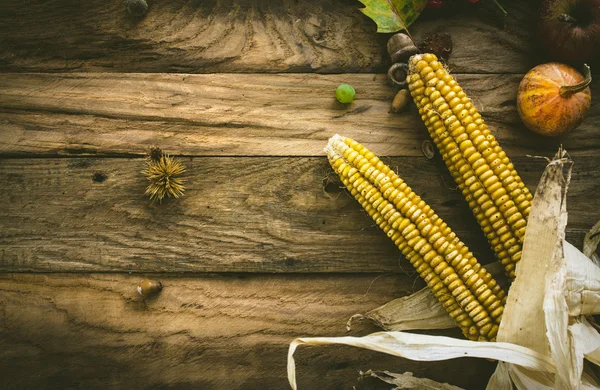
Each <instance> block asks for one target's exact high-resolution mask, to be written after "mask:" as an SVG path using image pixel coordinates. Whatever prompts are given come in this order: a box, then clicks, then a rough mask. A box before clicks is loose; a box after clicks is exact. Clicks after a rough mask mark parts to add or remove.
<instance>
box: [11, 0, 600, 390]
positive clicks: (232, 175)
mask: <svg viewBox="0 0 600 390" xmlns="http://www.w3.org/2000/svg"><path fill="white" fill-rule="evenodd" d="M503 3H505V4H504V5H505V6H506V8H507V10H508V11H509V13H510V15H509V17H508V18H506V19H505V20H504V21H501V20H499V19H498V18H494V17H493V13H490V11H489V10H486V9H484V8H482V7H479V8H477V10H476V11H471V12H463V11H461V12H456V13H454V14H446V15H444V18H439V17H434V16H431V15H430V16H427V15H423V16H422V17H421V18H420V19H419V20H418V21H417V22H416V24H415V25H414V26H413V28H412V33H413V35H414V36H415V37H416V38H417V39H418V40H420V39H422V38H423V37H424V36H426V35H427V34H430V33H432V32H436V31H445V32H449V33H450V34H451V35H452V37H453V40H454V52H453V55H452V58H451V61H450V68H451V69H452V70H453V71H454V72H455V73H456V74H457V79H458V80H459V81H460V83H461V85H462V86H463V87H464V88H465V89H466V90H467V92H468V93H469V94H470V95H471V96H472V97H473V99H474V101H475V103H476V104H477V106H478V107H479V108H480V110H481V112H482V114H483V115H484V117H485V119H486V120H487V122H488V123H489V124H490V127H491V128H492V130H493V131H494V132H495V134H496V136H497V138H498V139H499V141H500V142H501V144H502V146H503V147H504V149H505V150H506V152H507V153H508V155H509V156H510V157H511V158H512V159H513V161H514V163H515V165H516V167H517V169H518V170H519V172H520V173H521V176H522V177H523V179H524V181H525V183H526V184H527V185H528V186H529V187H530V188H531V189H533V188H535V185H536V183H537V181H538V179H539V177H540V174H541V172H542V170H543V167H544V160H542V159H536V158H530V157H527V155H536V156H539V155H542V156H547V157H549V156H551V155H552V154H553V153H554V152H555V151H556V149H557V148H558V146H559V145H560V144H562V145H564V146H565V147H566V148H567V150H568V151H569V153H570V154H571V156H572V157H573V159H574V160H575V168H574V173H573V178H572V182H571V185H570V189H569V197H568V202H569V205H568V208H569V225H568V232H567V236H568V238H569V239H570V240H571V241H572V242H573V243H575V244H576V245H578V246H581V242H582V239H583V235H584V234H585V232H586V231H587V229H589V228H590V227H591V226H592V225H593V224H594V223H595V222H596V220H597V219H598V218H599V217H600V214H599V213H598V211H597V210H598V207H599V206H600V204H599V203H598V196H597V194H598V192H600V188H599V186H600V184H599V183H600V180H599V179H600V177H599V176H600V173H598V169H597V167H598V165H599V164H600V154H599V150H600V136H599V135H598V131H597V128H598V125H599V124H600V106H599V105H597V104H594V105H593V106H592V109H591V112H590V115H589V117H588V118H587V119H586V121H585V122H584V124H583V125H582V126H581V127H580V128H579V129H577V130H576V131H575V132H573V133H572V134H569V135H567V136H565V137H562V138H559V139H544V138H542V137H539V136H536V135H533V134H531V133H530V132H528V131H527V130H526V129H525V128H524V127H523V126H522V124H521V123H520V120H519V118H518V115H517V113H516V106H515V97H516V88H517V86H518V83H519V81H520V79H521V78H522V75H523V73H524V72H526V71H527V70H528V69H529V68H531V67H532V66H533V65H535V64H537V63H539V62H540V61H542V60H543V57H542V56H540V55H539V53H537V52H536V50H537V45H536V41H535V39H534V24H535V23H534V21H535V5H531V4H530V3H528V2H522V1H509V0H505V1H503ZM358 6H359V4H358V3H357V2H353V1H344V0H335V1H331V2H318V1H314V0H304V1H302V0H300V1H295V0H289V1H283V2H280V1H275V0H273V1H259V2H256V1H244V0H235V1H230V2H223V1H214V0H213V1H189V0H169V1H166V2H154V1H151V2H150V10H149V12H148V14H147V15H146V17H144V18H142V19H140V20H136V19H134V18H131V17H129V16H128V15H127V14H126V12H125V9H124V5H123V2H122V1H121V0H111V1H100V0H90V1H87V2H78V1H75V0H52V1H47V0H34V1H33V2H30V3H27V4H24V3H23V2H22V1H16V0H6V1H2V2H0V72H1V73H0V198H1V199H3V202H2V206H0V387H1V388H15V389H21V388H132V387H133V388H207V389H208V388H210V389H212V388H216V389H220V388H223V389H231V388H233V389H275V388H277V389H279V388H286V386H287V382H286V378H285V376H286V372H285V363H286V353H287V346H288V344H289V342H290V341H291V340H292V339H293V338H294V337H296V336H318V335H323V336H324V335H328V336H336V335H338V336H339V335H344V334H345V322H346V320H347V319H348V318H349V317H350V316H351V315H353V314H355V313H359V312H365V311H367V310H369V309H372V308H374V307H376V306H378V305H381V304H383V303H385V302H387V301H390V300H391V299H393V298H396V297H399V296H403V295H406V294H409V293H410V292H412V291H415V290H416V289H418V288H420V287H422V282H420V281H419V280H418V279H417V278H416V277H415V275H414V273H412V272H411V269H410V265H409V264H408V263H407V262H406V261H405V260H403V259H402V257H401V255H400V254H399V253H398V251H397V250H396V249H394V247H393V245H392V244H391V243H390V242H389V240H387V239H386V237H385V236H384V235H382V234H381V233H380V232H379V231H378V230H377V228H376V226H374V224H373V223H372V221H371V220H369V218H368V217H367V216H366V214H365V213H364V212H363V211H362V210H361V209H360V207H359V206H358V205H357V204H356V202H355V201H354V200H352V199H351V198H350V197H349V196H348V195H347V194H346V193H345V192H344V191H343V190H342V189H341V188H340V183H339V181H338V180H336V178H335V176H334V175H333V174H332V173H331V171H330V169H329V166H328V163H327V161H326V159H325V158H324V157H323V153H322V148H323V146H324V145H325V143H326V141H327V139H328V138H329V137H330V136H331V135H332V134H334V133H336V132H338V133H342V134H344V135H347V136H351V137H354V138H356V139H357V140H359V141H361V142H363V143H364V144H365V145H367V146H368V147H370V148H371V149H372V150H373V151H375V152H376V153H378V154H380V155H385V156H388V157H385V161H386V162H388V163H389V164H390V165H391V166H393V167H394V168H395V169H397V170H398V172H399V173H400V175H401V176H402V177H403V178H404V179H405V180H406V181H407V182H408V183H409V184H411V186H412V187H413V189H414V190H415V191H417V192H418V193H419V194H421V195H422V196H423V198H424V199H426V200H427V201H428V203H430V204H431V206H432V207H433V208H434V209H435V210H436V211H437V212H438V213H439V214H440V215H441V216H442V217H443V218H444V219H445V220H447V221H448V222H449V223H450V224H451V226H452V227H453V228H454V230H455V231H457V233H458V234H459V235H460V236H461V237H462V238H463V239H464V240H465V241H466V242H467V244H468V245H469V246H470V247H471V248H472V249H473V250H474V252H475V253H476V254H477V255H478V257H479V258H480V259H481V260H482V261H483V262H485V263H487V262H490V261H493V259H492V254H491V252H490V250H489V249H488V248H487V243H486V242H485V239H484V238H483V235H482V234H481V233H480V230H479V228H478V226H477V224H476V222H475V221H474V218H473V217H472V216H471V214H470V211H469V209H468V207H467V206H466V205H465V202H464V201H463V200H462V197H461V195H460V193H458V192H457V191H455V190H454V187H453V186H452V182H451V179H450V177H449V175H448V173H447V172H446V169H445V167H444V166H443V164H442V163H441V162H440V161H439V159H438V158H436V159H434V160H431V161H430V160H427V159H426V158H425V157H423V155H422V152H421V143H422V141H423V140H424V139H426V138H427V134H426V131H425V130H424V128H423V125H422V124H421V122H420V120H419V118H418V117H417V115H416V112H415V109H414V107H412V108H410V109H409V110H408V111H407V112H405V113H403V114H401V115H398V114H392V113H390V112H389V111H390V108H389V104H390V100H391V98H392V96H393V91H392V89H391V88H390V87H389V86H388V84H387V82H386V78H385V75H384V74H383V73H384V72H385V71H386V69H387V66H388V65H389V59H388V56H387V53H386V49H385V43H386V41H387V38H388V37H389V35H387V34H383V35H378V34H376V33H375V26H374V24H373V23H372V22H371V21H370V20H369V19H368V18H366V17H365V16H364V15H362V14H361V13H360V12H359V11H357V7H358ZM341 82H348V83H350V84H352V85H354V87H355V88H356V90H357V100H356V101H355V102H354V103H353V104H351V105H349V106H343V105H341V104H338V103H336V101H335V99H334V98H333V90H334V89H335V87H336V86H337V85H338V84H340V83H341ZM598 88H600V82H598V81H597V80H595V81H594V82H593V84H592V90H593V93H596V90H597V89H598ZM152 145H159V146H161V147H162V148H164V149H165V150H167V151H168V152H170V153H171V154H175V155H178V156H181V157H182V158H183V161H184V163H185V164H186V166H187V168H188V173H187V174H186V177H185V179H186V181H187V183H186V184H187V192H186V195H185V196H184V197H183V198H182V199H180V200H178V201H175V202H173V201H167V202H165V203H163V204H160V205H157V204H154V205H152V204H150V203H149V202H148V200H147V199H146V198H145V197H144V195H143V191H144V188H145V185H146V182H145V179H144V177H143V176H142V175H141V174H140V171H141V169H142V168H143V165H144V160H143V156H144V154H145V153H146V151H147V150H148V148H149V147H150V146H152ZM144 277H152V278H157V279H160V280H162V281H163V283H164V285H165V289H164V291H163V292H162V293H161V294H160V295H159V296H158V297H157V298H155V299H151V300H146V301H144V300H142V299H141V298H140V297H139V296H138V295H137V293H136V291H135V288H136V286H137V283H138V282H139V281H140V280H141V279H142V278H144ZM374 330H376V329H374V328H372V327H369V326H366V325H365V326H359V327H358V328H357V329H356V330H354V331H353V332H352V334H353V335H361V334H367V333H369V332H372V331H374ZM437 333H438V334H446V335H451V336H454V337H460V336H459V335H458V333H456V332H454V331H448V332H437ZM297 362H298V365H299V367H298V376H299V384H300V386H301V388H306V389H311V388H324V389H325V388H326V389H329V388H331V389H339V388H352V386H354V385H356V384H357V381H356V379H357V377H358V371H359V370H362V371H366V370H368V369H379V370H390V371H395V372H405V371H412V372H413V373H414V374H415V375H416V376H425V377H429V378H432V379H435V380H438V381H442V382H449V383H451V384H453V385H457V386H461V387H464V388H465V389H481V388H482V387H483V386H484V384H485V383H487V380H488V378H489V376H490V374H491V373H492V371H493V369H494V366H495V365H494V363H492V362H488V361H484V360H464V359H461V360H456V361H449V362H437V363H415V362H410V361H408V360H403V359H397V358H391V357H387V356H384V355H381V354H377V353H369V352H366V351H362V350H357V349H352V348H343V347H320V348H316V347H315V348H310V347H301V348H300V349H299V352H298V356H297Z"/></svg>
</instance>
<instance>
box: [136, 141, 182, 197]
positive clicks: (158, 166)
mask: <svg viewBox="0 0 600 390" xmlns="http://www.w3.org/2000/svg"><path fill="white" fill-rule="evenodd" d="M184 172H185V167H184V166H183V164H182V163H181V161H179V160H177V159H174V158H173V157H171V156H169V155H168V154H165V153H164V152H162V151H161V150H160V149H158V148H152V150H151V151H150V157H149V158H148V159H147V160H146V169H144V170H143V171H142V173H143V174H144V175H145V176H146V178H147V179H148V181H150V185H148V187H147V188H146V195H148V196H149V197H150V200H151V201H153V202H155V201H158V202H162V200H163V199H164V198H165V197H172V198H179V197H180V196H183V192H184V191H185V187H184V186H183V180H182V179H181V178H180V177H179V176H180V175H181V174H183V173H184Z"/></svg>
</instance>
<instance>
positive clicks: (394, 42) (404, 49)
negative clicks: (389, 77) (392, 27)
mask: <svg viewBox="0 0 600 390" xmlns="http://www.w3.org/2000/svg"><path fill="white" fill-rule="evenodd" d="M387 51H388V54H389V55H390V57H392V62H394V63H396V62H407V61H408V59H409V58H410V57H411V56H413V55H415V54H417V53H419V49H418V48H417V47H416V46H415V43H414V42H413V40H412V39H410V37H409V36H408V35H406V34H404V33H397V34H394V35H392V37H391V38H390V39H389V40H388V42H387Z"/></svg>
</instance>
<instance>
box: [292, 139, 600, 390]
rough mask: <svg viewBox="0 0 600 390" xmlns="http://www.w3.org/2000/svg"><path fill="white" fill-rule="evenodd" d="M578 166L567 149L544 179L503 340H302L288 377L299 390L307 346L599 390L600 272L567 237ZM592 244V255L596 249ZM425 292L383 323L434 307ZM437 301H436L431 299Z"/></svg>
mask: <svg viewBox="0 0 600 390" xmlns="http://www.w3.org/2000/svg"><path fill="white" fill-rule="evenodd" d="M571 166H572V162H571V161H570V160H569V158H568V156H567V154H566V152H564V151H562V150H560V151H559V153H558V154H557V155H556V156H555V157H554V159H553V160H552V161H550V162H549V164H548V166H547V167H546V170H545V172H544V174H543V176H542V179H541V180H540V183H539V185H538V188H537V191H536V195H535V198H534V201H533V204H532V208H531V213H530V215H529V220H528V227H527V233H526V235H525V240H524V245H523V255H522V258H521V262H520V263H519V266H518V267H517V278H516V280H515V282H514V283H513V285H512V287H511V289H510V291H509V295H508V300H507V304H506V308H505V311H504V315H503V320H502V322H501V326H500V329H499V332H498V342H495V343H492V342H473V341H467V340H458V339H453V338H448V337H438V336H425V335H416V334H411V333H406V332H379V333H374V334H371V335H368V336H365V337H324V338H299V339H296V340H294V341H293V342H292V343H291V345H290V350H289V354H288V379H289V381H290V385H291V386H292V388H293V389H296V382H295V363H294V358H293V354H294V351H295V350H296V348H297V346H298V345H300V344H309V345H324V344H345V345H352V346H356V347H360V348H366V349H371V350H375V351H380V352H384V353H387V354H390V355H394V356H400V357H404V358H408V359H412V360H421V361H436V360H445V359H453V358H457V357H464V356H471V357H481V358H487V359H495V360H498V361H499V363H498V367H497V370H496V372H495V373H494V375H493V376H492V378H491V379H490V382H489V384H488V389H506V390H509V389H512V388H513V385H515V386H516V388H517V389H521V390H524V389H554V388H560V389H593V388H598V383H596V381H595V379H594V377H593V376H592V375H588V374H587V373H586V367H585V366H584V359H587V360H588V361H589V362H591V363H593V364H596V365H599V364H600V334H599V333H598V331H597V330H596V329H595V328H594V327H593V326H592V325H591V324H590V323H589V322H588V321H587V320H586V318H585V315H586V314H593V313H598V311H599V309H600V269H599V268H598V266H597V265H596V264H595V263H594V262H593V261H592V260H591V259H590V258H589V257H586V256H585V255H584V254H583V253H581V252H580V251H579V250H577V249H576V248H575V247H573V246H572V245H571V244H569V243H568V242H566V241H565V240H564V231H565V227H566V222H567V211H566V193H567V189H568V183H569V180H570V172H571ZM590 237H594V234H591V235H590ZM586 242H588V246H587V247H586V249H587V250H588V251H589V250H590V249H589V248H590V246H589V245H590V244H589V241H586ZM591 245H593V243H592V244H591ZM594 249H595V247H594ZM592 252H593V250H592ZM417 294H420V295H419V296H417V297H415V298H412V300H404V301H403V302H402V305H400V306H399V307H400V309H399V310H397V311H395V312H394V313H395V314H393V315H392V316H391V317H390V316H389V314H390V312H389V308H390V306H388V307H382V308H379V309H376V310H378V314H381V313H386V314H388V318H386V320H385V322H383V321H380V320H378V321H380V322H381V323H382V324H384V325H385V326H384V328H385V327H386V326H387V327H388V328H390V327H391V326H394V324H395V323H401V321H400V322H398V319H397V318H395V316H396V315H398V314H399V313H400V314H402V313H406V312H407V310H408V309H407V308H408V307H411V305H413V306H414V304H415V302H417V301H425V302H427V299H428V298H427V297H426V295H425V294H423V293H420V292H419V293H417ZM431 299H435V298H433V296H431ZM407 301H410V302H409V303H406V302H407ZM397 307H398V306H397ZM413 310H414V307H413ZM366 316H367V318H370V319H371V320H374V318H377V317H376V316H375V315H372V314H371V315H370V316H369V314H367V315H366ZM434 317H435V316H434ZM422 320H423V319H422V318H421V319H420V320H419V319H414V318H413V319H411V321H410V323H412V324H413V325H414V324H415V323H418V322H419V321H422ZM374 321H375V320H374ZM375 322H377V321H375ZM413 325H411V326H413ZM402 326H404V325H402ZM405 329H406V328H405Z"/></svg>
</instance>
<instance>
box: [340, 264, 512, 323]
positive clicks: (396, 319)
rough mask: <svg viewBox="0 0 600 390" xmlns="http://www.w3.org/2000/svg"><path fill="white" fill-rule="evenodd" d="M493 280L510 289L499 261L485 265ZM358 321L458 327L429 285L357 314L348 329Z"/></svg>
mask: <svg viewBox="0 0 600 390" xmlns="http://www.w3.org/2000/svg"><path fill="white" fill-rule="evenodd" d="M485 269H487V270H488V272H489V273H491V274H492V276H493V277H494V279H496V280H497V281H498V283H499V284H500V285H501V286H502V288H503V289H505V290H508V288H507V287H508V280H507V279H506V275H505V273H504V267H503V266H502V264H500V263H493V264H489V265H486V266H485ZM359 320H369V321H371V322H372V323H374V324H375V325H377V326H379V327H380V328H382V329H384V330H391V331H402V330H414V329H421V330H426V329H450V328H456V327H457V325H456V321H454V320H453V319H452V318H451V317H450V316H449V315H448V312H447V311H446V309H444V307H443V306H442V304H441V303H440V301H439V300H438V299H437V298H436V297H435V296H434V295H433V293H432V292H431V289H429V287H424V288H422V289H421V290H419V291H417V292H416V293H414V294H411V295H407V296H405V297H402V298H397V299H394V300H393V301H390V302H388V303H386V304H385V305H383V306H380V307H378V308H376V309H373V310H371V311H368V312H367V313H365V314H355V315H353V316H352V317H350V319H349V320H348V323H347V324H346V329H347V330H348V331H350V330H351V327H352V324H353V323H354V322H356V321H359Z"/></svg>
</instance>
